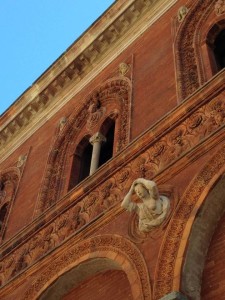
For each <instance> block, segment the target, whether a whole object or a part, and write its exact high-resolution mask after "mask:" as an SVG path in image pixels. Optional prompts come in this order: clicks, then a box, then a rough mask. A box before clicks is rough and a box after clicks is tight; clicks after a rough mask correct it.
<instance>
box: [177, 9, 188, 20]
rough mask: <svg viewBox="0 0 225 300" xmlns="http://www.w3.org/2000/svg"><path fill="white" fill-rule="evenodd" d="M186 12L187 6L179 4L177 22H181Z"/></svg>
mask: <svg viewBox="0 0 225 300" xmlns="http://www.w3.org/2000/svg"><path fill="white" fill-rule="evenodd" d="M187 13H188V8H187V7H186V6H181V7H180V8H179V10H178V13H177V19H178V22H182V21H183V20H184V18H185V17H186V15H187Z"/></svg>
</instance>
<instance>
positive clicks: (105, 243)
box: [23, 235, 152, 300]
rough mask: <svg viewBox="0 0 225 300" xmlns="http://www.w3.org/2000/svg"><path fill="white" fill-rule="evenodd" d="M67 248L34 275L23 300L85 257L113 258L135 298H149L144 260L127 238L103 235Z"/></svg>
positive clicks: (41, 289) (33, 296) (46, 285)
mask: <svg viewBox="0 0 225 300" xmlns="http://www.w3.org/2000/svg"><path fill="white" fill-rule="evenodd" d="M69 249H70V250H69V251H65V252H64V253H63V254H61V255H58V256H57V257H56V258H55V260H54V263H52V264H51V266H50V267H49V265H46V266H45V267H44V268H42V270H41V272H39V274H37V275H35V278H34V279H33V282H32V283H31V287H30V288H29V289H28V290H27V291H26V293H25V295H23V299H24V300H26V299H29V300H30V299H37V298H38V297H39V296H40V295H41V293H42V292H43V291H44V290H45V289H46V287H48V286H49V285H50V284H51V283H52V282H53V281H54V280H55V275H56V274H58V276H60V275H61V274H62V273H64V272H65V270H67V271H68V270H69V269H72V268H74V267H76V265H77V264H78V263H79V264H82V262H85V261H86V260H87V259H88V256H90V257H92V256H93V257H95V258H99V259H100V258H108V259H109V260H114V263H115V264H117V265H118V268H119V269H121V270H123V271H124V272H125V273H126V275H127V277H128V280H129V281H130V285H131V291H132V294H133V297H134V299H136V300H138V299H143V300H151V299H152V298H151V287H150V279H149V275H148V269H147V266H146V263H145V261H144V258H143V257H142V254H141V252H140V251H139V250H138V248H137V247H136V246H135V245H134V244H133V243H131V242H130V241H129V240H127V239H125V238H123V237H121V236H118V235H102V236H96V237H93V238H90V239H87V240H85V241H84V242H81V243H79V244H78V245H76V244H74V243H73V244H72V245H71V246H70V247H69ZM134 283H135V284H134ZM140 297H141V298H140Z"/></svg>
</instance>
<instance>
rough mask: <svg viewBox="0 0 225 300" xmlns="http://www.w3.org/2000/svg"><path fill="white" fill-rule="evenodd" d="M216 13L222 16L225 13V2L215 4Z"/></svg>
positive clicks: (220, 0)
mask: <svg viewBox="0 0 225 300" xmlns="http://www.w3.org/2000/svg"><path fill="white" fill-rule="evenodd" d="M215 13H216V14H217V15H218V16H220V15H222V14H224V13H225V0H218V1H217V2H216V4H215Z"/></svg>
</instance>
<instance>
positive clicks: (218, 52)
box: [214, 30, 225, 71]
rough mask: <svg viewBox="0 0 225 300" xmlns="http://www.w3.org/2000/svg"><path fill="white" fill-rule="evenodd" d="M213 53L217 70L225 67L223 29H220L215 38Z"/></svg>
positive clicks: (224, 32)
mask: <svg viewBox="0 0 225 300" xmlns="http://www.w3.org/2000/svg"><path fill="white" fill-rule="evenodd" d="M214 55H215V61H216V65H217V70H218V71H220V70H222V69H223V68H224V67H225V30H222V31H220V33H219V34H218V35H217V37H216V39H215V42H214Z"/></svg>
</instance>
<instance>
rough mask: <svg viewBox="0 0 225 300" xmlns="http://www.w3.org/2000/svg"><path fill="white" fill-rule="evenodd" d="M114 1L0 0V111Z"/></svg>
mask: <svg viewBox="0 0 225 300" xmlns="http://www.w3.org/2000/svg"><path fill="white" fill-rule="evenodd" d="M112 3H114V0H1V1H0V36H1V46H0V114H2V113H3V112H4V111H5V110H6V109H7V108H8V107H9V106H10V105H11V104H12V103H13V102H14V101H15V100H16V99H17V98H18V97H19V96H20V95H21V94H22V93H23V92H24V91H25V90H26V89H27V88H28V87H29V86H30V85H32V83H33V82H34V81H35V80H36V79H37V78H38V77H39V76H40V75H41V74H42V73H43V72H44V71H45V70H46V69H47V68H48V67H49V66H50V65H51V64H52V63H53V62H54V61H55V60H56V59H57V58H58V57H59V56H60V55H61V54H62V53H63V52H64V51H65V50H66V49H67V48H68V47H69V46H70V45H71V44H72V43H73V42H74V41H75V40H76V39H77V38H78V37H79V36H80V35H81V34H82V33H83V32H84V31H85V30H86V29H87V28H88V27H89V26H90V25H91V24H92V23H93V22H94V21H95V20H96V19H97V18H98V17H99V16H100V15H101V14H102V13H103V12H104V11H105V10H106V9H107V8H108V7H109V6H110V5H111V4H112Z"/></svg>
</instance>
